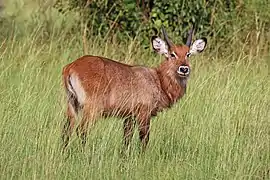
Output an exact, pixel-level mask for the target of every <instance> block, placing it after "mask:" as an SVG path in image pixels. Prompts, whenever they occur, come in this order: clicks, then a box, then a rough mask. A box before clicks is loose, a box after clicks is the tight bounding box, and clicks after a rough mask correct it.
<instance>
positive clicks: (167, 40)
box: [161, 26, 173, 47]
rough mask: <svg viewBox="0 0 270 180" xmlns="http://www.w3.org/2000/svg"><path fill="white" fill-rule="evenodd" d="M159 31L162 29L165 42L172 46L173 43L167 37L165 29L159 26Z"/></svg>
mask: <svg viewBox="0 0 270 180" xmlns="http://www.w3.org/2000/svg"><path fill="white" fill-rule="evenodd" d="M161 31H162V34H163V36H164V39H165V41H166V43H167V44H168V46H169V47H172V46H173V44H172V42H171V40H170V39H169V37H168V35H167V32H166V30H165V29H164V27H163V26H161Z"/></svg>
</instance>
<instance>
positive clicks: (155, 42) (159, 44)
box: [151, 36, 169, 57]
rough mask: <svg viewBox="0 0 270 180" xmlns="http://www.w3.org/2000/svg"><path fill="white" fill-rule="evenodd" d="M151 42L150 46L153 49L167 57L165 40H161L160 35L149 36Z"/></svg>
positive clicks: (167, 51)
mask: <svg viewBox="0 0 270 180" xmlns="http://www.w3.org/2000/svg"><path fill="white" fill-rule="evenodd" d="M151 42H152V47H153V49H154V50H155V51H156V52H157V53H159V54H162V55H163V54H164V55H165V56H166V57H169V50H168V46H167V44H166V42H165V41H163V40H162V39H161V38H160V37H158V36H153V37H152V38H151Z"/></svg>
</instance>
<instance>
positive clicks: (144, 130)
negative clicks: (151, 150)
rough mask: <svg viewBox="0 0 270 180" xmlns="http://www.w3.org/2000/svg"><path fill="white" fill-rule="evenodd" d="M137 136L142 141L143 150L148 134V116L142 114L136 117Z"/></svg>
mask: <svg viewBox="0 0 270 180" xmlns="http://www.w3.org/2000/svg"><path fill="white" fill-rule="evenodd" d="M138 125H139V136H140V140H141V143H142V150H143V151H145V149H146V146H147V144H148V141H149V135H150V116H148V115H142V116H139V117H138Z"/></svg>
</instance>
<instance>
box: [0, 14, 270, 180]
mask: <svg viewBox="0 0 270 180" xmlns="http://www.w3.org/2000/svg"><path fill="white" fill-rule="evenodd" d="M17 21H19V20H16V22H17ZM60 21H61V19H60V20H59V22H60ZM33 24H34V23H33ZM33 24H32V25H33ZM32 25H31V23H30V24H20V23H19V24H17V25H10V26H11V28H12V31H13V34H12V35H10V36H8V37H6V38H2V39H5V40H3V41H2V42H0V45H1V44H2V45H1V46H0V52H1V53H0V61H1V63H0V78H1V81H0V88H1V92H0V102H1V103H0V120H1V121H0V144H1V146H0V172H1V174H0V179H155V180H156V179H196V180H197V179H206V180H208V179H228V180H231V179H270V174H269V173H270V172H269V171H270V153H269V152H270V76H269V67H268V65H267V64H268V63H269V61H270V59H269V57H258V56H252V55H246V54H243V53H240V52H241V47H240V48H239V49H235V52H233V53H232V56H230V57H223V58H220V57H219V56H217V54H212V53H211V52H209V51H207V52H205V53H203V54H202V55H199V56H198V57H192V58H191V60H190V61H191V65H192V75H191V78H190V80H189V83H188V90H187V94H186V95H185V97H184V98H183V99H182V100H180V101H179V102H178V103H177V104H175V106H173V107H172V108H171V109H169V110H167V111H164V112H162V113H160V114H158V116H157V117H156V118H153V119H152V121H151V135H150V142H149V145H148V148H147V150H146V152H145V154H140V151H139V145H140V143H139V138H138V132H136V133H135V135H134V137H133V141H132V144H131V148H130V154H129V155H127V156H126V157H123V156H122V155H121V154H120V151H121V149H122V135H123V130H122V121H121V120H119V119H114V118H111V119H102V120H101V121H99V122H98V123H97V125H96V126H95V127H94V128H93V129H92V130H91V132H90V133H89V135H88V142H87V145H86V148H85V151H84V152H81V146H80V141H79V138H78V137H77V136H76V135H75V134H74V136H73V137H72V141H71V144H70V146H69V152H68V153H66V154H61V148H60V146H61V126H62V123H63V120H64V114H65V108H66V107H65V95H64V91H63V88H62V86H61V71H62V67H63V66H64V65H65V64H67V63H69V62H71V61H73V60H75V59H76V58H78V57H79V56H81V55H83V48H82V42H81V39H82V38H81V35H80V33H78V34H75V35H72V34H68V30H67V31H65V29H63V31H59V27H61V26H59V24H57V22H55V24H54V25H53V26H52V27H51V29H50V32H52V33H50V34H46V33H44V27H42V24H40V23H37V24H36V26H32ZM58 26H59V27H58ZM65 27H66V26H65ZM27 28H29V29H27ZM54 28H55V29H54ZM31 29H32V30H31ZM3 31H4V30H3ZM60 32H61V33H60ZM98 38H100V37H98ZM98 38H92V39H91V40H89V42H88V45H89V53H90V54H95V55H103V56H106V57H109V58H113V59H118V60H119V61H122V62H127V63H131V64H145V65H148V66H156V65H157V64H158V63H160V62H161V61H162V59H163V58H159V56H157V55H154V53H152V52H151V50H141V49H140V48H138V47H139V45H138V44H136V43H135V42H133V41H131V42H130V43H129V46H125V45H123V44H115V43H110V42H108V43H100V42H101V41H100V40H98ZM115 46H116V47H115ZM237 52H239V53H237Z"/></svg>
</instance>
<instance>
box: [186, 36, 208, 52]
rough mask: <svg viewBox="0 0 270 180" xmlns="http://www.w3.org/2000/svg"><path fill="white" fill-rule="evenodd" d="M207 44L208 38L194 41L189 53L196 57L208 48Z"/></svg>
mask: <svg viewBox="0 0 270 180" xmlns="http://www.w3.org/2000/svg"><path fill="white" fill-rule="evenodd" d="M206 44H207V39H206V38H201V39H198V40H196V41H194V42H193V44H192V45H191V47H190V50H189V53H190V54H191V55H196V54H199V53H201V52H203V50H204V49H205V47H206Z"/></svg>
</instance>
